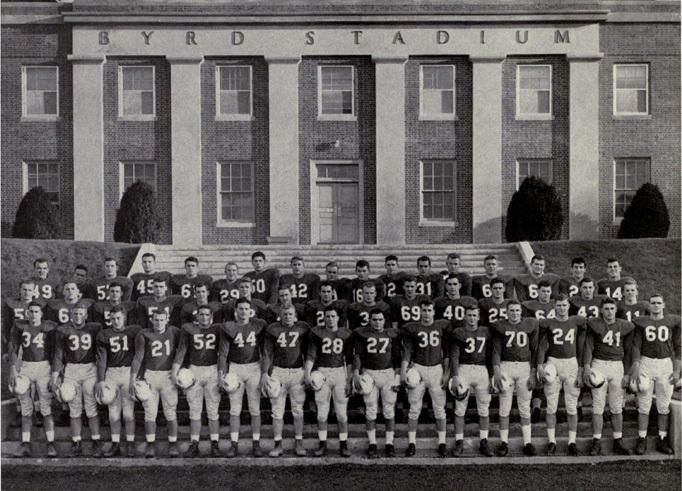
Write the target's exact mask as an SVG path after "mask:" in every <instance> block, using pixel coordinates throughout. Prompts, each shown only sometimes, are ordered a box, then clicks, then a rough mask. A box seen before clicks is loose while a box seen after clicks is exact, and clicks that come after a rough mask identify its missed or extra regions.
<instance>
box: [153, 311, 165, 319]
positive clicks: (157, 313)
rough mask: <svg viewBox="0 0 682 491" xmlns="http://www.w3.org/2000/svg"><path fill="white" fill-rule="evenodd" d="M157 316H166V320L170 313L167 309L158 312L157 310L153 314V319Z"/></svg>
mask: <svg viewBox="0 0 682 491" xmlns="http://www.w3.org/2000/svg"><path fill="white" fill-rule="evenodd" d="M155 315H163V316H165V317H166V318H168V317H169V315H168V312H166V309H158V310H155V311H154V312H152V317H154V316H155Z"/></svg>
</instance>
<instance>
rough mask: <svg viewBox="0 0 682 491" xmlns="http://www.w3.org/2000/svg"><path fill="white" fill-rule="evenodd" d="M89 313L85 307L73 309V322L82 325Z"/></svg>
mask: <svg viewBox="0 0 682 491" xmlns="http://www.w3.org/2000/svg"><path fill="white" fill-rule="evenodd" d="M87 314H88V311H87V310H85V309H71V322H73V323H74V324H75V325H77V326H80V325H82V324H84V323H85V316H86V315H87Z"/></svg>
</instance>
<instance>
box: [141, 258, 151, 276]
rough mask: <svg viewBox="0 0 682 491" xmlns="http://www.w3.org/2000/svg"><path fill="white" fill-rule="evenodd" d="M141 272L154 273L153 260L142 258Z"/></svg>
mask: <svg viewBox="0 0 682 491" xmlns="http://www.w3.org/2000/svg"><path fill="white" fill-rule="evenodd" d="M142 270H143V271H144V272H145V273H147V274H150V273H153V272H154V258H153V257H151V256H147V257H143V258H142Z"/></svg>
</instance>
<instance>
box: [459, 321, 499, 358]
mask: <svg viewBox="0 0 682 491" xmlns="http://www.w3.org/2000/svg"><path fill="white" fill-rule="evenodd" d="M450 342H451V345H450V346H451V348H450V357H451V358H452V359H453V360H454V359H457V360H458V361H459V364H460V365H483V366H489V365H490V362H491V354H492V330H491V329H490V328H489V327H488V326H483V325H479V326H478V327H477V328H476V329H475V330H473V331H472V330H469V329H467V328H466V327H458V328H456V329H455V330H454V331H452V335H451V341H450ZM453 362H454V361H453Z"/></svg>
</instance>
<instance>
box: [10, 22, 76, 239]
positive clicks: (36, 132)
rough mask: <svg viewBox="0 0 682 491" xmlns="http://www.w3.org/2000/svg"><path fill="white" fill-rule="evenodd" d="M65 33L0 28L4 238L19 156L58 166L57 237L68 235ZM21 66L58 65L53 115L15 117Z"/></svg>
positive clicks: (18, 189)
mask: <svg viewBox="0 0 682 491" xmlns="http://www.w3.org/2000/svg"><path fill="white" fill-rule="evenodd" d="M70 52H71V36H70V32H69V31H67V30H65V29H63V27H62V26H60V25H50V24H45V25H35V26H22V27H3V28H2V96H3V97H2V152H1V160H2V193H0V194H1V195H2V200H1V202H2V236H3V237H10V236H11V232H12V226H13V224H14V217H15V214H16V211H17V208H18V207H19V202H20V201H21V198H22V197H23V194H24V191H23V164H22V162H25V161H42V160H44V161H50V162H57V163H58V165H59V177H60V188H59V195H60V196H59V216H60V219H61V223H62V233H61V234H60V238H64V239H71V238H73V165H72V162H73V132H72V128H73V122H72V121H73V118H72V103H71V101H72V95H71V87H72V78H71V76H72V73H71V66H70V64H69V63H68V62H67V60H66V55H67V54H69V53H70ZM22 65H50V66H55V65H56V66H58V67H59V118H58V119H57V120H56V121H28V120H22V117H21V102H22V101H21V99H22V94H21V67H22Z"/></svg>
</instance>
